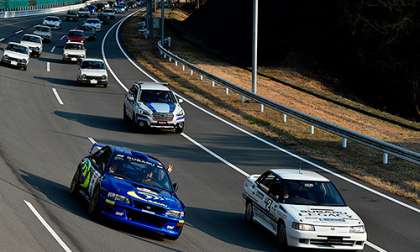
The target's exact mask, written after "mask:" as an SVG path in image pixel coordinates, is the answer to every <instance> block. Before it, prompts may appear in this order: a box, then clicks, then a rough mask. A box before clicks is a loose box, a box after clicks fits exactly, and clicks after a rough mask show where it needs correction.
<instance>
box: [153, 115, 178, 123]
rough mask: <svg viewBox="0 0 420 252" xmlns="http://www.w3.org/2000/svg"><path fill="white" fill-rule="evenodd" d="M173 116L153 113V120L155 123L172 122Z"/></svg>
mask: <svg viewBox="0 0 420 252" xmlns="http://www.w3.org/2000/svg"><path fill="white" fill-rule="evenodd" d="M173 118H174V115H173V114H171V113H153V120H155V121H172V119H173Z"/></svg>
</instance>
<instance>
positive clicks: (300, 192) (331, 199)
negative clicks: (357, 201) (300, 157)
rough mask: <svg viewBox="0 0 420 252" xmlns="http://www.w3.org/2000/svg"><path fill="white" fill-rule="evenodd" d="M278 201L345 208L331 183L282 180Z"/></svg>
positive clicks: (342, 200) (341, 198)
mask: <svg viewBox="0 0 420 252" xmlns="http://www.w3.org/2000/svg"><path fill="white" fill-rule="evenodd" d="M281 192H282V195H280V196H281V197H280V201H282V202H283V203H285V204H294V205H316V206H345V205H346V204H345V202H344V199H343V197H342V196H341V194H340V193H339V192H338V190H337V188H336V187H335V186H334V184H333V183H332V182H319V181H300V180H283V184H282V187H281Z"/></svg>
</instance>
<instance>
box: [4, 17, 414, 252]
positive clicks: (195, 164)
mask: <svg viewBox="0 0 420 252" xmlns="http://www.w3.org/2000/svg"><path fill="white" fill-rule="evenodd" d="M119 18H120V17H118V19H119ZM118 19H117V20H116V21H115V22H117V21H118ZM41 20H42V17H29V18H19V19H13V20H0V40H1V39H2V38H4V40H3V41H2V46H3V47H4V45H5V43H7V42H9V41H19V39H20V36H21V35H22V34H23V33H25V32H30V31H31V28H30V27H32V26H33V25H36V24H39V23H40V22H41ZM80 22H81V21H80ZM80 22H79V23H80ZM74 26H76V23H72V22H65V23H64V25H63V29H62V30H58V31H54V39H53V41H52V43H50V44H47V45H46V46H45V47H44V52H45V53H44V54H43V55H42V56H41V58H39V59H32V61H31V62H30V64H29V67H28V71H26V72H24V71H20V70H18V69H13V68H9V67H6V66H0V118H1V120H0V250H1V251H62V250H63V249H66V248H68V250H67V251H70V250H71V251H139V250H140V251H145V250H148V251H162V250H165V251H244V250H246V251H276V250H278V249H277V247H276V244H275V241H274V239H273V237H272V236H271V235H270V234H269V233H268V232H267V231H265V230H264V229H262V228H260V227H258V226H254V227H250V226H247V225H245V224H244V221H243V209H244V202H243V200H242V198H241V193H242V183H243V181H244V179H245V177H244V175H242V174H241V173H239V172H238V171H236V170H234V169H232V166H233V167H235V168H238V169H240V170H242V171H243V172H245V173H248V174H258V173H262V172H263V171H265V170H267V169H270V168H290V167H294V168H298V167H302V168H304V169H315V170H317V171H318V172H321V173H322V174H323V175H325V176H327V177H328V178H330V179H331V180H332V181H334V183H335V184H336V185H337V187H338V188H339V190H340V191H341V192H342V193H343V195H344V197H345V199H346V201H347V203H348V204H349V205H350V206H351V207H352V208H353V209H354V210H355V211H356V212H357V213H358V214H359V215H360V216H361V217H362V219H363V220H364V222H365V224H366V228H367V230H368V240H369V242H370V243H369V246H366V248H365V251H417V252H418V251H420V210H418V208H416V207H417V206H414V205H412V204H410V203H408V202H405V201H404V200H403V199H399V198H398V197H396V196H393V195H388V194H385V195H388V196H390V197H392V198H393V199H396V200H397V201H399V202H403V203H405V204H407V205H408V206H411V207H414V209H409V207H407V206H404V205H401V204H397V203H395V202H393V201H391V200H389V199H386V198H384V197H383V196H381V195H378V194H377V193H372V192H370V191H368V190H366V189H363V188H361V187H360V186H359V185H357V184H354V183H352V182H349V181H346V180H343V179H341V178H338V177H337V176H335V175H333V174H331V173H328V172H325V171H320V170H319V169H317V168H316V167H314V166H312V165H310V164H308V163H305V162H302V161H300V160H299V159H297V158H295V157H293V156H291V155H290V154H288V153H285V152H284V151H281V150H279V149H278V148H273V146H270V145H268V144H267V143H264V142H262V141H260V140H259V139H257V138H255V137H253V136H252V135H250V134H247V133H246V132H244V131H241V130H238V129H237V128H235V127H232V125H229V124H227V123H226V122H225V121H222V120H221V119H222V118H216V117H215V116H213V115H211V109H210V108H202V109H199V108H197V107H196V106H194V105H192V104H190V103H188V102H185V103H184V105H183V107H184V109H185V110H186V113H187V116H188V118H187V124H186V129H185V134H182V135H177V134H173V133H159V132H153V133H148V134H141V133H138V132H132V131H131V130H130V129H129V128H128V127H127V126H126V125H125V124H124V123H123V121H122V101H123V97H124V93H125V91H124V89H123V88H122V87H121V86H120V84H119V83H118V82H117V81H116V80H115V78H113V77H111V75H110V85H109V86H108V88H106V89H105V88H100V87H97V88H94V87H83V86H78V85H76V83H75V79H76V75H77V69H78V67H77V65H70V64H63V63H62V62H61V54H62V50H63V49H62V47H63V44H64V41H63V40H61V38H62V36H63V35H64V34H66V33H67V31H68V30H69V29H71V28H73V27H74ZM110 27H111V25H109V26H108V27H106V29H108V28H110ZM22 29H23V31H22V32H20V33H18V34H16V32H18V31H20V30H22ZM105 33H106V31H103V32H101V33H99V34H98V39H97V41H95V42H91V43H88V45H87V48H88V57H97V58H102V56H103V55H102V53H101V46H102V39H103V37H104V35H105ZM103 45H104V53H105V57H106V59H107V61H108V63H109V66H110V69H111V70H112V71H113V72H114V73H115V75H116V76H117V78H118V79H119V80H120V82H122V83H123V84H124V85H125V86H126V87H130V86H131V84H132V83H133V82H134V81H138V80H150V78H149V77H148V76H146V75H145V74H144V73H142V72H141V71H139V70H138V69H137V68H136V67H134V66H133V65H132V64H131V63H130V62H128V60H127V59H126V57H125V56H124V54H123V53H122V52H121V50H120V48H119V47H118V45H117V43H116V26H114V27H113V29H112V30H110V31H109V33H108V36H107V38H106V40H105V41H104V44H103ZM53 47H54V50H53V51H52V52H51V50H52V49H53ZM0 54H2V52H0ZM48 63H49V65H50V67H49V70H50V71H47V64H48ZM53 88H54V89H55V90H56V92H57V94H58V96H59V97H60V99H61V101H62V104H60V103H59V102H58V99H57V97H56V95H55V94H54V92H53ZM225 120H226V119H225ZM89 137H91V138H93V139H94V140H95V141H97V142H104V143H109V144H116V145H123V146H127V147H131V148H134V149H138V150H141V151H144V152H148V153H150V154H152V155H154V156H156V157H158V158H159V159H161V160H162V161H164V162H166V163H169V162H170V163H174V165H175V170H174V172H173V180H174V181H175V182H178V183H179V185H180V189H179V191H178V195H179V196H180V198H181V199H182V200H183V202H184V203H185V204H186V206H187V209H186V226H185V228H184V231H183V234H182V235H181V237H180V238H179V239H178V240H177V241H168V240H162V239H160V238H159V237H157V236H154V235H150V234H147V233H144V232H141V231H137V230H131V229H129V228H125V227H115V226H112V225H110V224H109V223H105V222H101V223H97V222H94V221H92V220H90V219H89V218H88V216H87V212H86V206H84V205H83V204H81V203H80V202H79V201H77V200H75V199H73V198H72V197H71V196H70V194H69V192H68V185H69V183H70V180H71V178H72V176H73V173H74V170H75V168H76V165H77V163H78V162H79V161H80V159H81V158H82V157H83V156H84V155H85V154H86V153H87V151H88V150H89V148H90V146H91V142H90V141H89V139H88V138H89ZM196 143H198V144H200V145H201V146H204V147H205V148H206V150H207V151H206V150H204V149H203V148H201V147H200V146H198V145H197V144H196ZM209 151H211V152H212V154H213V155H212V154H210V153H209ZM214 154H217V155H218V158H216V157H215V156H214ZM307 159H308V160H310V158H307ZM226 162H229V163H230V164H231V165H227V164H226ZM319 165H322V164H319ZM326 168H328V169H329V170H331V171H334V169H333V168H331V167H326ZM352 181H355V182H357V183H360V182H359V181H356V180H354V179H352ZM382 193H383V192H382ZM25 201H26V202H27V203H25ZM28 204H29V205H28ZM28 206H32V208H30V207H28ZM31 209H32V210H31ZM34 209H35V211H36V212H35V214H34ZM416 209H417V211H416ZM36 213H37V214H38V217H37V215H36ZM39 217H40V218H42V220H43V221H45V222H44V224H42V223H41V222H40V220H39V219H38V218H39ZM45 223H47V225H49V227H50V229H49V230H47V228H46V227H45ZM63 244H64V245H63ZM63 246H64V248H63ZM381 249H382V250H381Z"/></svg>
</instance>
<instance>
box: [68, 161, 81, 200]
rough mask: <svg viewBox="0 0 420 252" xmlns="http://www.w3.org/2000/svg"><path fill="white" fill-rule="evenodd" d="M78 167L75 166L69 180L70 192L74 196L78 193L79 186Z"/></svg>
mask: <svg viewBox="0 0 420 252" xmlns="http://www.w3.org/2000/svg"><path fill="white" fill-rule="evenodd" d="M79 179H80V169H79V167H77V170H76V172H75V173H74V175H73V179H72V180H71V184H70V193H71V194H72V195H74V196H76V195H77V194H78V193H79V188H80V182H79Z"/></svg>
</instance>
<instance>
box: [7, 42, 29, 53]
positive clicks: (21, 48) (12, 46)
mask: <svg viewBox="0 0 420 252" xmlns="http://www.w3.org/2000/svg"><path fill="white" fill-rule="evenodd" d="M6 50H9V51H13V52H17V53H23V54H28V49H27V48H26V47H24V46H20V45H15V44H8V45H7V47H6Z"/></svg>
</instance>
